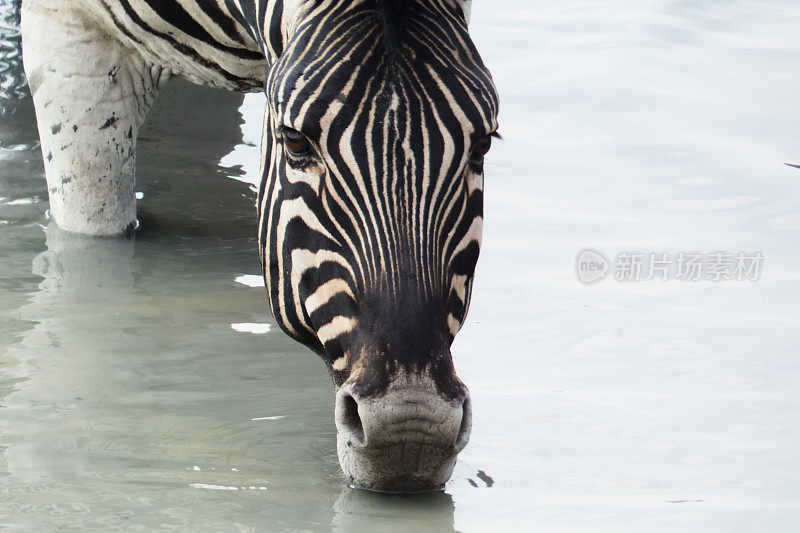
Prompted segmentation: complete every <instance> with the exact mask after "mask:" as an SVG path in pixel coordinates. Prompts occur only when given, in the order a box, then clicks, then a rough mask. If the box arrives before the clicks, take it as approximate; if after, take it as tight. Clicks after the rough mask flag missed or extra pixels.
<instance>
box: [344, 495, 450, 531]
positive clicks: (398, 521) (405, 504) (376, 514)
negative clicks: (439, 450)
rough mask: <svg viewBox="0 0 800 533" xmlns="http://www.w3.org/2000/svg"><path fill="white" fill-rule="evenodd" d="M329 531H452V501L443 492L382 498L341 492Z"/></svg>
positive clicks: (385, 496)
mask: <svg viewBox="0 0 800 533" xmlns="http://www.w3.org/2000/svg"><path fill="white" fill-rule="evenodd" d="M333 509H334V517H333V522H332V523H331V530H332V531H334V532H336V533H339V532H342V533H344V532H360V531H364V532H382V531H386V532H390V531H391V532H394V531H416V532H420V533H423V532H425V531H442V532H446V531H454V529H453V512H454V510H455V506H454V505H453V498H452V496H450V495H449V494H447V493H446V492H424V493H420V494H382V493H376V492H369V491H365V490H353V489H350V488H345V489H342V492H341V493H340V494H339V498H338V499H337V500H336V504H335V505H334V507H333Z"/></svg>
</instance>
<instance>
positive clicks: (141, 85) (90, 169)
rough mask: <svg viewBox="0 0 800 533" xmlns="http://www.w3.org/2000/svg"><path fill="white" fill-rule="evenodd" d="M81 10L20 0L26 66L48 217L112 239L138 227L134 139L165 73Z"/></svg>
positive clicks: (76, 229)
mask: <svg viewBox="0 0 800 533" xmlns="http://www.w3.org/2000/svg"><path fill="white" fill-rule="evenodd" d="M85 5H86V4H84V3H83V2H61V1H57V0H51V1H47V0H25V1H24V2H23V6H22V43H23V60H24V65H25V72H26V74H27V76H28V84H29V86H30V89H31V93H32V94H33V103H34V107H35V109H36V121H37V124H38V127H39V138H40V140H41V146H42V155H43V156H44V168H45V175H46V177H47V189H48V193H49V197H50V216H51V218H52V220H53V221H55V223H56V224H58V226H60V227H61V228H63V229H65V230H68V231H72V232H76V233H85V234H90V235H114V234H119V233H122V232H125V231H126V230H129V229H130V228H133V227H134V225H135V223H136V199H135V191H134V185H135V179H134V166H135V160H136V137H137V134H138V131H139V126H141V124H142V122H143V121H144V118H145V116H146V114H147V111H148V109H149V108H150V105H151V104H152V101H153V99H154V98H155V95H156V92H157V89H158V87H159V86H160V85H161V84H162V83H163V82H164V81H166V79H167V78H168V77H169V71H168V70H165V69H161V68H160V67H158V66H154V65H152V64H148V62H146V61H145V60H144V59H143V58H142V57H141V56H140V55H139V54H138V53H137V52H136V51H135V50H133V49H132V48H129V47H126V46H125V45H123V44H122V43H120V42H119V41H118V40H117V39H116V38H115V37H113V36H111V35H110V34H109V33H108V32H106V31H105V29H104V28H103V27H101V25H100V24H99V23H98V22H96V21H95V19H94V18H93V17H92V16H91V15H90V14H88V13H87V12H86V11H85Z"/></svg>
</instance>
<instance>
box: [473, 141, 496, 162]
mask: <svg viewBox="0 0 800 533" xmlns="http://www.w3.org/2000/svg"><path fill="white" fill-rule="evenodd" d="M491 147H492V136H491V135H484V136H483V137H481V138H480V139H478V140H477V141H475V144H473V145H472V159H473V161H481V160H482V159H483V157H484V156H485V155H486V154H488V153H489V149H490V148H491Z"/></svg>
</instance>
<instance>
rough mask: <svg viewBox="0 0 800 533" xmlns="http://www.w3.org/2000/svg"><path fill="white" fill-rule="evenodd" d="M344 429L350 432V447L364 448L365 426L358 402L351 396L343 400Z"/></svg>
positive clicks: (348, 439)
mask: <svg viewBox="0 0 800 533" xmlns="http://www.w3.org/2000/svg"><path fill="white" fill-rule="evenodd" d="M340 420H341V424H342V429H344V430H346V431H347V432H348V435H347V445H348V446H364V445H365V444H366V442H365V440H364V424H363V423H362V422H361V416H360V415H359V414H358V402H356V399H355V398H353V397H352V396H351V395H350V394H345V395H344V398H343V400H342V416H341V419H340Z"/></svg>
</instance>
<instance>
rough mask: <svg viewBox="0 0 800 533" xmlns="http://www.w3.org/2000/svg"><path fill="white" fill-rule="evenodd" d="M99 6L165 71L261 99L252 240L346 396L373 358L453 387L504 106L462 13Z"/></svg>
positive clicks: (112, 0) (376, 4) (456, 7)
mask: <svg viewBox="0 0 800 533" xmlns="http://www.w3.org/2000/svg"><path fill="white" fill-rule="evenodd" d="M89 1H90V2H92V4H91V5H92V6H93V8H94V9H95V10H96V11H97V13H98V14H99V15H98V16H99V17H100V19H101V20H103V21H105V23H106V24H107V25H108V27H109V28H110V30H111V31H115V32H116V34H117V35H119V36H120V38H121V39H123V40H125V41H126V42H128V43H129V44H130V45H131V46H133V47H134V48H136V49H137V50H138V51H140V52H141V53H142V54H143V55H144V56H145V57H146V58H150V59H151V60H152V61H153V62H154V63H156V64H160V65H162V66H163V67H164V68H167V69H169V70H170V71H171V72H172V73H174V74H179V75H182V76H184V77H187V78H189V79H190V80H193V81H196V82H198V83H204V84H210V85H215V86H218V87H225V88H230V89H236V90H245V91H248V90H258V89H261V88H264V89H265V90H266V95H267V102H268V104H267V110H266V113H265V119H264V124H265V126H264V134H263V139H262V151H263V154H262V155H263V159H262V161H263V165H262V183H261V188H260V192H259V200H258V214H259V243H260V249H261V257H262V266H263V270H264V276H265V280H266V285H267V289H268V297H269V306H270V308H271V311H272V313H273V315H274V316H275V319H276V320H277V322H278V324H279V325H280V326H281V327H282V328H283V329H284V330H285V331H286V332H287V333H288V334H289V335H291V336H292V337H294V338H295V339H297V340H299V341H300V342H302V343H304V344H306V345H308V346H309V347H311V348H312V349H314V350H315V351H317V352H318V353H320V354H321V355H322V356H323V357H324V358H325V360H326V361H327V363H328V365H329V368H330V369H331V370H332V374H333V377H334V380H335V381H336V382H337V383H339V384H340V383H342V382H343V380H344V379H346V378H347V377H348V376H350V375H351V374H353V373H355V372H356V371H357V369H358V368H359V366H362V367H363V365H364V364H365V361H364V357H365V354H383V356H385V357H384V359H385V358H386V357H388V358H389V359H391V360H392V364H393V365H394V366H395V367H399V366H403V367H405V369H406V370H414V369H416V370H420V369H423V368H430V366H431V365H434V366H435V365H437V364H440V365H442V368H441V371H442V372H445V373H447V372H449V373H451V374H452V361H451V360H450V358H449V345H450V343H451V342H452V340H453V338H454V336H455V335H456V333H457V332H458V330H459V329H460V327H461V325H462V324H463V322H464V318H465V316H466V313H467V309H468V307H469V301H470V295H471V290H472V279H473V274H474V269H475V264H476V261H477V259H478V253H479V250H480V241H481V231H482V226H483V218H482V210H483V161H482V154H480V156H479V157H476V156H475V152H474V150H475V146H476V143H480V142H485V140H486V138H487V136H489V135H490V134H492V133H493V132H494V131H495V130H496V128H497V123H496V117H497V109H498V99H497V94H496V91H495V88H494V86H493V84H492V81H491V76H490V75H489V72H488V71H487V69H486V68H485V67H484V65H483V63H482V62H481V59H480V56H479V54H478V52H477V50H476V49H475V47H474V45H473V43H472V41H471V40H470V37H469V34H468V32H467V18H468V16H469V2H468V1H467V0H250V1H245V0H160V1H144V0H89ZM265 73H266V78H265ZM298 132H299V133H298ZM289 134H291V135H294V136H295V137H297V136H300V139H303V138H305V140H306V142H307V143H308V144H309V146H310V150H309V151H308V152H307V153H303V154H299V155H298V154H292V153H291V152H290V151H289V150H288V149H287V141H286V136H287V135H289ZM442 354H446V357H445V356H442V357H440V358H441V361H440V362H437V357H439V356H440V355H442ZM445 367H446V368H445ZM390 370H391V369H388V368H387V369H386V372H387V373H388V372H389V371H390Z"/></svg>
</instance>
